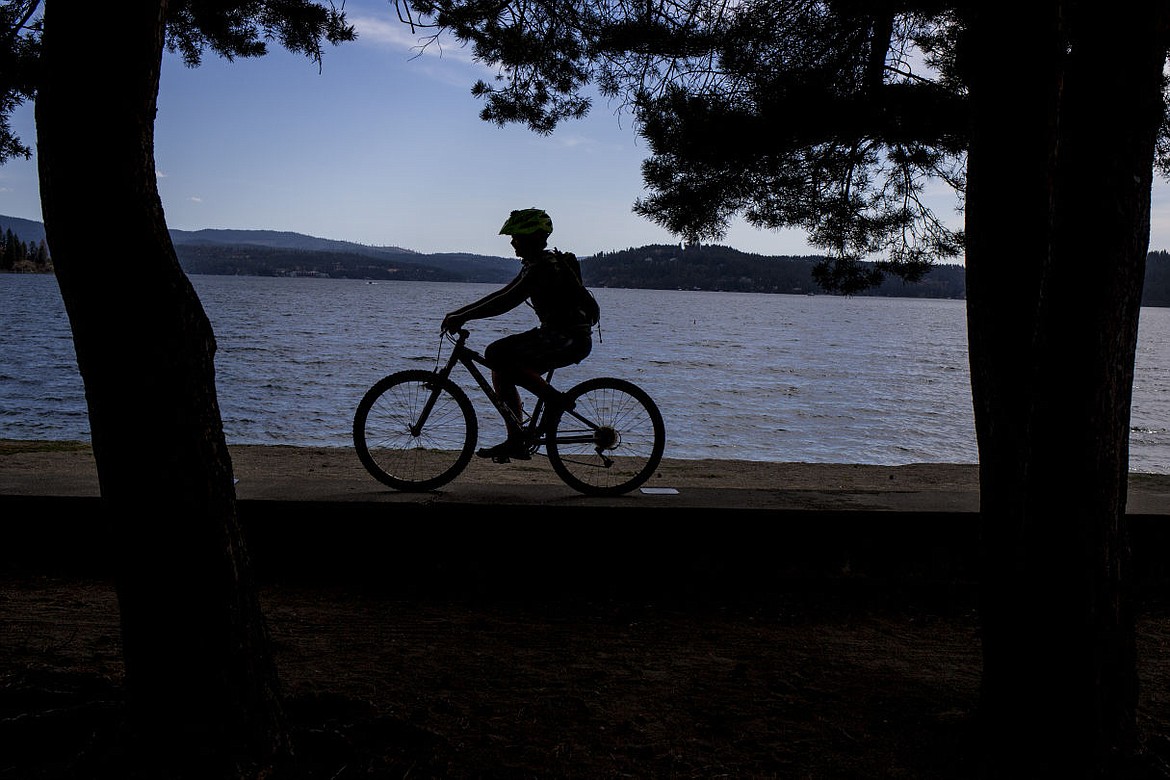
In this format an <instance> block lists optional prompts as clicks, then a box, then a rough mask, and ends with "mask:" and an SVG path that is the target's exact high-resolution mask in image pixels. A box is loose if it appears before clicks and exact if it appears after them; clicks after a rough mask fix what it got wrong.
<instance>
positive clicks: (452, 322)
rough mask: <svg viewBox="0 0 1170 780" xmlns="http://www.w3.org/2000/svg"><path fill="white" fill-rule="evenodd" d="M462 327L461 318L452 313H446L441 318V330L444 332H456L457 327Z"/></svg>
mask: <svg viewBox="0 0 1170 780" xmlns="http://www.w3.org/2000/svg"><path fill="white" fill-rule="evenodd" d="M462 327H463V320H462V318H460V317H456V316H455V315H453V314H448V315H447V316H446V317H444V318H443V325H442V330H443V332H444V333H458V332H459V329H460V328H462Z"/></svg>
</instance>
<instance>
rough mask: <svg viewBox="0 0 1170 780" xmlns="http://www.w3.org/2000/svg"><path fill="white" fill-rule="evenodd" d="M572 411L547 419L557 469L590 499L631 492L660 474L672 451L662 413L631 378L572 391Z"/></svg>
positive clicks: (592, 383)
mask: <svg viewBox="0 0 1170 780" xmlns="http://www.w3.org/2000/svg"><path fill="white" fill-rule="evenodd" d="M565 395H566V397H567V398H568V399H569V400H571V401H572V402H573V404H574V405H573V407H572V410H571V411H567V412H563V413H562V414H561V415H560V419H558V420H556V421H555V422H554V421H551V420H549V421H546V424H549V427H550V429H552V430H555V433H554V434H552V435H550V436H549V437H548V439H547V441H546V442H545V451H546V453H547V454H548V460H549V463H550V464H551V465H552V468H553V471H554V472H556V474H557V476H559V477H560V478H561V480H563V481H564V483H565V484H566V485H568V486H569V487H571V488H573V489H574V490H578V491H580V492H581V493H584V494H585V495H589V496H617V495H621V494H622V493H628V492H629V491H631V490H633V489H634V488H636V487H638V486H639V485H641V484H642V483H643V482H645V481H646V480H647V479H649V478H650V477H651V475H653V474H654V470H655V469H656V468H658V464H659V462H660V461H661V460H662V452H663V450H664V449H665V447H666V426H665V424H664V423H663V421H662V412H660V411H659V410H658V406H657V405H656V404H655V403H654V400H653V399H651V398H650V396H649V395H648V394H647V393H646V391H645V390H643V389H642V388H640V387H638V386H637V385H635V384H634V383H633V382H628V381H626V380H625V379H614V378H612V377H597V378H595V379H587V380H585V381H584V382H582V383H581V384H579V385H576V386H575V387H573V388H571V389H570V390H569V391H568V392H567V393H566V394H565Z"/></svg>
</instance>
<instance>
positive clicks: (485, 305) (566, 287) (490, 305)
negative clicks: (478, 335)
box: [442, 208, 593, 463]
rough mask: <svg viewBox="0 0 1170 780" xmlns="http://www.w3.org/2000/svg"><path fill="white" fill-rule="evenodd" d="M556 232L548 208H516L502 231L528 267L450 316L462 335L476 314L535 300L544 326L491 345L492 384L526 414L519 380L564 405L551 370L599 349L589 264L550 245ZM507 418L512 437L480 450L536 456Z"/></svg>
mask: <svg viewBox="0 0 1170 780" xmlns="http://www.w3.org/2000/svg"><path fill="white" fill-rule="evenodd" d="M552 230H553V224H552V218H551V217H549V215H548V214H547V213H546V212H545V211H543V210H542V209H537V208H530V209H520V210H518V211H513V212H512V213H511V215H510V216H509V217H508V219H507V221H505V222H504V226H503V227H501V228H500V235H502V236H511V237H512V248H513V250H515V252H516V255H517V256H518V257H519V258H520V272H519V273H518V274H517V275H516V278H515V279H513V280H512V281H511V282H509V283H508V284H506V285H505V286H504V287H502V288H501V289H499V290H497V291H495V292H493V293H490V294H488V295H485V296H484V297H483V298H480V299H479V300H478V301H475V302H474V303H469V304H467V305H466V306H463V307H462V308H459V309H456V310H455V311H453V312H450V313H449V314H447V316H445V317H444V318H443V324H442V331H443V332H444V333H455V332H457V331H458V330H459V329H460V328H462V327H463V324H464V323H466V322H467V321H469V320H479V319H485V318H488V317H497V316H499V315H501V314H505V313H507V312H509V311H511V310H512V309H514V308H516V307H517V306H519V305H520V304H521V303H524V302H526V301H528V302H529V305H530V306H532V309H533V310H534V311H535V312H536V316H537V318H538V319H539V320H540V325H539V326H538V327H535V328H532V329H531V330H526V331H523V332H521V333H513V334H511V335H508V336H504V337H502V338H500V339H497V340H496V341H494V342H492V343H491V344H489V345H488V346H487V348H486V349H485V350H484V358H485V359H486V360H487V362H488V364H489V365H490V366H491V367H492V385H493V386H494V387H495V389H496V392H497V393H498V394H499V396H500V398H501V399H502V400H503V401H504V403H506V404H507V405H508V407H509V408H510V409H511V410H512V411H513V412H515V413H516V418H517V419H518V420H523V419H524V413H523V404H522V402H521V399H520V392H519V390H518V389H517V386H519V387H523V388H524V389H525V390H528V391H529V392H530V393H532V394H533V395H536V396H539V397H541V398H543V399H545V403H546V404H548V405H549V406H550V407H552V408H558V407H559V408H563V406H564V401H563V400H562V393H560V392H558V391H556V390H554V389H553V388H552V387H550V386H549V384H548V383H547V382H545V381H544V377H543V374H545V373H547V372H549V371H551V370H553V369H555V368H562V367H564V366H568V365H571V364H574V363H580V362H581V361H582V360H584V359H585V358H586V357H588V356H589V353H590V352H591V351H592V350H593V327H592V322H591V318H590V316H589V314H588V313H587V312H586V311H585V309H584V308H583V307H582V305H581V300H582V299H581V295H580V289H581V267H580V265H579V264H578V263H577V259H576V257H574V256H573V255H572V254H561V253H559V252H555V251H550V250H548V249H547V246H548V237H549V235H550V234H552ZM546 417H547V418H551V419H555V416H553V415H547V416H546ZM505 422H506V424H507V428H508V438H507V439H506V440H505V441H503V442H501V443H500V444H497V445H496V446H494V447H485V448H483V449H480V450H479V451H478V452H476V455H478V456H479V457H481V458H491V459H492V460H493V461H495V462H496V463H507V462H508V461H509V460H510V459H512V458H515V459H517V460H528V459H529V458H530V457H531V455H530V454H529V447H528V442H527V441H525V436H524V433H523V431H521V430H520V429H518V428H516V426H515V424H514V423H513V422H512V421H510V420H505Z"/></svg>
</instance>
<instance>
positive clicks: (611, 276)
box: [0, 216, 1170, 306]
mask: <svg viewBox="0 0 1170 780" xmlns="http://www.w3.org/2000/svg"><path fill="white" fill-rule="evenodd" d="M173 232H174V233H175V249H176V252H177V253H178V255H179V262H180V263H181V264H182V266H183V269H184V270H185V271H186V272H187V273H190V274H217V275H221V274H230V275H244V276H310V277H324V278H346V279H370V280H387V279H399V280H403V281H433V282H482V283H490V284H502V283H504V282H507V281H508V280H509V279H511V278H512V276H513V275H514V274H515V272H516V270H517V268H518V265H517V262H518V261H517V260H516V259H515V258H511V257H487V256H482V255H473V254H468V253H444V254H429V255H428V254H422V253H418V252H413V251H411V250H406V249H401V248H398V247H366V246H362V245H360V244H353V243H350V242H344V241H331V240H326V239H317V238H314V237H312V236H304V235H301V234H298V233H285V232H277V231H229V230H201V231H196V232H193V233H192V232H185V231H173ZM0 237H2V238H3V243H2V245H0V273H49V272H51V271H52V263H51V260H50V258H49V256H48V250H47V248H46V247H45V245H44V228H43V226H42V225H41V224H40V223H39V222H32V221H30V220H20V219H15V218H11V217H3V216H0ZM243 240H247V241H251V240H255V241H256V242H257V243H239V242H240V241H243ZM819 259H820V258H819V257H815V256H810V257H795V256H765V255H757V254H748V253H746V252H741V251H739V250H737V249H733V248H731V247H726V246H719V245H709V246H687V247H683V246H679V245H676V244H654V245H650V246H644V247H638V248H630V249H623V250H620V251H612V252H601V253H598V254H596V255H593V256H589V257H581V258H580V260H581V269H582V273H583V275H584V277H585V283H586V284H587V285H589V286H590V287H624V288H633V289H651V290H720V291H728V292H756V293H788V294H796V295H813V294H820V293H822V292H823V290H821V288H820V287H819V285H817V283H816V282H815V281H814V280H813V278H812V269H813V266H815V265H816V263H817V261H818V260H819ZM862 294H863V295H880V296H892V297H902V298H964V297H966V283H965V272H964V269H963V266H961V265H936V266H935V267H934V268H933V269H931V271H930V272H929V273H928V274H927V275H926V276H925V277H924V278H923V279H922V280H921V281H919V282H916V283H914V284H908V283H905V282H902V281H900V280H886V281H885V282H884V283H883V284H881V285H880V286H879V287H876V288H874V289H872V290H869V291H867V292H865V293H862ZM1142 304H1143V305H1145V306H1170V252H1166V251H1162V250H1160V251H1157V252H1151V253H1150V254H1149V257H1148V260H1147V264H1146V282H1145V288H1144V293H1143V296H1142Z"/></svg>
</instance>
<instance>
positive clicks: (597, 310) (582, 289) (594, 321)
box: [553, 249, 601, 327]
mask: <svg viewBox="0 0 1170 780" xmlns="http://www.w3.org/2000/svg"><path fill="white" fill-rule="evenodd" d="M553 255H554V256H555V257H556V259H557V261H558V262H562V263H564V264H565V266H567V267H568V269H569V271H570V272H572V274H573V278H574V279H576V280H577V297H578V301H577V305H578V306H580V307H581V311H583V312H585V316H586V317H588V319H589V324H590V325H592V326H593V327H597V325H598V324H599V323H600V322H601V305H600V304H599V303H598V302H597V299H596V298H594V297H593V293H591V292H589V288H588V287H586V286H585V282H583V281H581V264H580V263H579V262H578V261H577V256H576V255H575V254H573V253H572V252H562V251H561V250H559V249H554V250H553Z"/></svg>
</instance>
